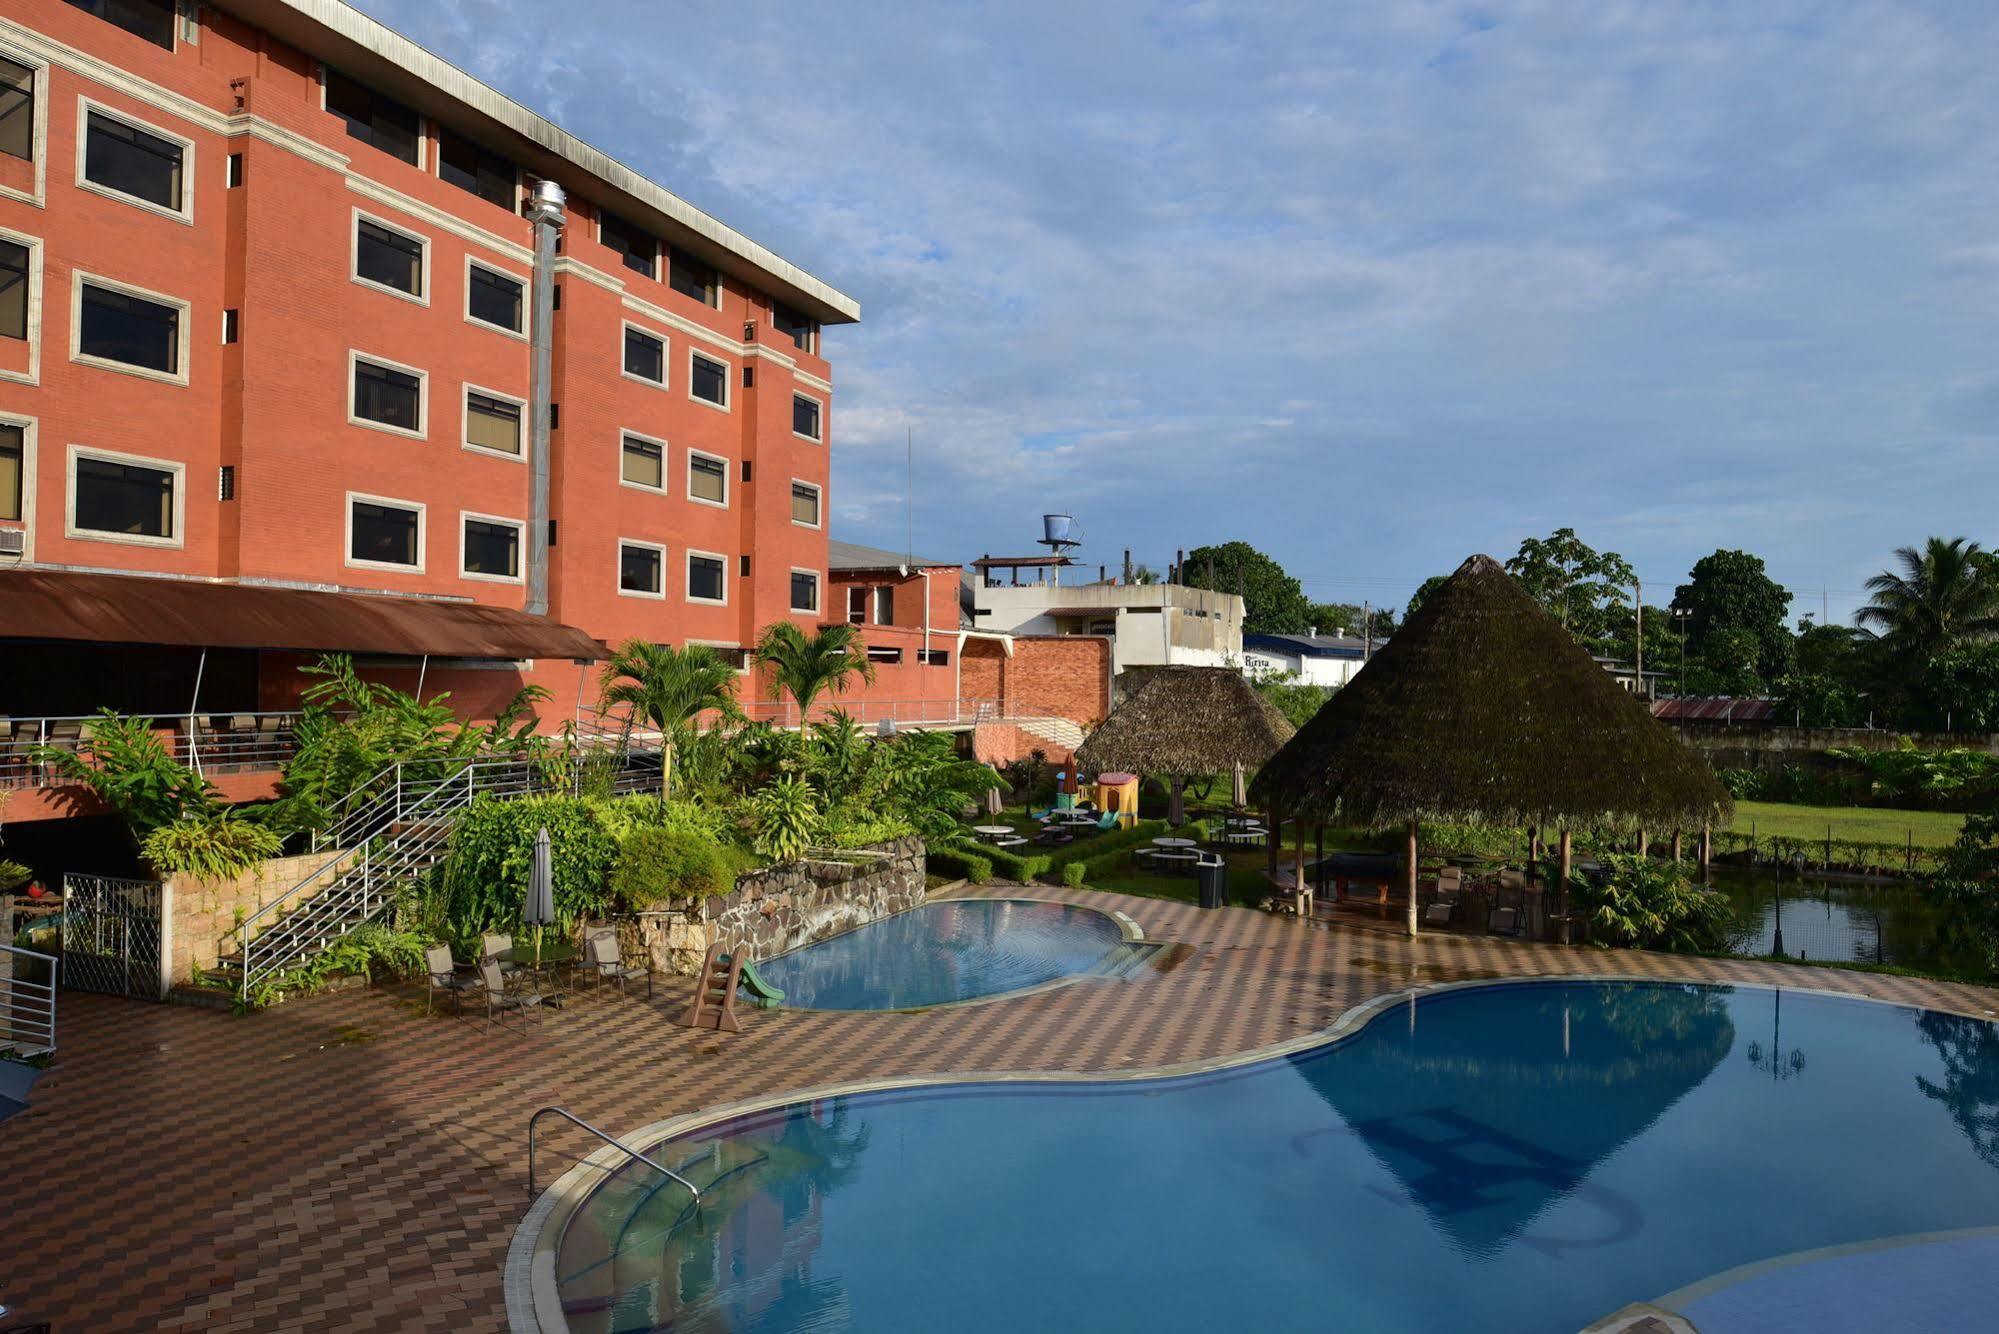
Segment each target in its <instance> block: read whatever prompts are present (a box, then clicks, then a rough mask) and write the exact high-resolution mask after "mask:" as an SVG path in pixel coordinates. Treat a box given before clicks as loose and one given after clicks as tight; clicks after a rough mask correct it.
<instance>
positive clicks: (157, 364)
mask: <svg viewBox="0 0 1999 1334" xmlns="http://www.w3.org/2000/svg"><path fill="white" fill-rule="evenodd" d="M81 313H82V323H81V325H80V327H79V328H78V330H77V344H76V350H77V355H78V356H83V357H91V358H95V359H96V360H99V361H115V362H117V363H119V364H120V365H124V366H137V367H139V368H140V369H142V370H149V371H158V372H160V373H161V374H164V375H177V374H179V373H180V314H181V313H180V308H179V307H178V306H169V305H166V304H165V303H163V302H159V301H147V300H145V299H144V298H142V297H136V296H131V295H128V294H126V293H124V292H114V291H111V290H110V289H108V288H103V287H97V286H95V285H93V284H91V283H84V284H83V297H82V302H81Z"/></svg>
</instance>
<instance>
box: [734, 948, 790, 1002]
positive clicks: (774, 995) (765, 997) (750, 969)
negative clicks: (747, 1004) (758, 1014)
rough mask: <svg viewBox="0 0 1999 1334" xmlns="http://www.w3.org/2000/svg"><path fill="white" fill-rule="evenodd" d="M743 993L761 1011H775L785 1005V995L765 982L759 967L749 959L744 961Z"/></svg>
mask: <svg viewBox="0 0 1999 1334" xmlns="http://www.w3.org/2000/svg"><path fill="white" fill-rule="evenodd" d="M742 983H743V991H744V993H745V994H746V995H748V996H749V998H750V1000H751V1002H752V1003H754V1004H755V1005H756V1007H757V1008H758V1009H759V1010H775V1009H776V1008H777V1007H778V1006H780V1005H782V1004H784V993H783V992H782V991H779V990H778V989H777V988H776V987H774V986H772V985H771V984H770V983H768V982H766V981H764V980H763V977H762V976H761V975H760V974H759V973H758V972H757V966H756V965H755V964H753V963H751V962H749V961H748V960H747V959H745V960H744V961H743V978H742Z"/></svg>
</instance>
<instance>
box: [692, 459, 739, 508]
mask: <svg viewBox="0 0 1999 1334" xmlns="http://www.w3.org/2000/svg"><path fill="white" fill-rule="evenodd" d="M687 498H688V499H689V500H705V501H707V502H708V503H709V504H711V505H726V504H728V503H729V465H728V464H727V463H724V462H723V461H722V460H721V459H718V458H711V457H710V456H708V455H706V454H689V455H688V456H687Z"/></svg>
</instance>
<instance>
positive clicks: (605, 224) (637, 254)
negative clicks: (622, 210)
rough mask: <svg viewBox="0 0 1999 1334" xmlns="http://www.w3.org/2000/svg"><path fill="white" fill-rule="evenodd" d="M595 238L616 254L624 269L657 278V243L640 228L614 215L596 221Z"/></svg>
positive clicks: (603, 215) (600, 217)
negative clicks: (622, 261)
mask: <svg viewBox="0 0 1999 1334" xmlns="http://www.w3.org/2000/svg"><path fill="white" fill-rule="evenodd" d="M597 238H598V239H599V240H601V241H602V242H603V243H604V244H605V245H607V246H609V247H610V248H611V249H613V250H615V251H617V252H618V254H619V255H620V256H621V257H623V259H624V261H625V267H626V268H628V269H630V270H632V272H634V273H643V274H644V275H645V276H646V277H648V278H654V277H657V276H659V241H658V239H657V238H655V237H654V236H653V234H652V233H651V232H648V231H646V230H644V229H643V228H640V227H634V226H633V225H632V224H631V223H629V222H626V221H625V220H624V219H623V218H621V217H619V216H618V215H617V214H615V213H604V214H601V215H599V217H598V219H597Z"/></svg>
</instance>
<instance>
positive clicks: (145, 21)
mask: <svg viewBox="0 0 1999 1334" xmlns="http://www.w3.org/2000/svg"><path fill="white" fill-rule="evenodd" d="M69 3H70V4H72V5H74V6H75V7H76V8H78V9H81V10H83V11H84V12H85V13H87V14H95V15H97V17H99V18H101V19H103V20H104V21H105V22H107V23H114V24H116V25H117V26H119V27H121V28H123V29H124V30H125V31H126V32H129V33H131V34H132V35H133V36H135V37H143V38H145V39H146V40H147V41H149V42H151V43H152V44H153V45H155V46H163V47H165V48H166V49H167V50H169V51H171V50H173V49H174V6H173V0H69Z"/></svg>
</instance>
